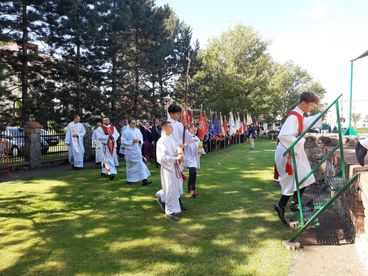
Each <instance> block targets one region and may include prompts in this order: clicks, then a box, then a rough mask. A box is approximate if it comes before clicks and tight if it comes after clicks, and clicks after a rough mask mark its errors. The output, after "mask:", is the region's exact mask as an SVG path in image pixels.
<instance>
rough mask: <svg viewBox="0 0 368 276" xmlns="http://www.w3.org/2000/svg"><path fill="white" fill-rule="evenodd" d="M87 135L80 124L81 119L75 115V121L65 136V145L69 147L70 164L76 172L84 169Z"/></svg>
mask: <svg viewBox="0 0 368 276" xmlns="http://www.w3.org/2000/svg"><path fill="white" fill-rule="evenodd" d="M85 134H86V129H85V128H84V126H83V125H82V124H81V123H80V117H79V116H78V115H75V116H74V121H73V122H71V123H69V124H68V126H67V128H66V134H65V144H66V145H67V146H68V159H69V163H70V164H71V165H72V168H73V169H75V170H80V169H82V168H83V159H84V145H83V138H84V135H85Z"/></svg>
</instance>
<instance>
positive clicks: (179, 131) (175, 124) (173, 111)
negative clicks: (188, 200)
mask: <svg viewBox="0 0 368 276" xmlns="http://www.w3.org/2000/svg"><path fill="white" fill-rule="evenodd" d="M181 111H182V110H181V107H180V106H177V105H175V104H171V105H170V106H169V108H168V112H169V114H170V118H169V119H168V120H167V121H168V122H170V124H171V126H172V128H173V132H172V137H173V140H174V141H175V143H176V146H177V148H181V149H184V145H183V131H184V127H185V126H186V122H183V123H184V125H183V124H182V123H181V122H179V121H178V120H179V118H180V116H181ZM190 143H193V140H192V139H191V137H189V136H188V135H185V144H190ZM183 158H184V159H185V152H184V156H183ZM184 159H183V160H184ZM183 162H184V161H183ZM183 162H182V163H181V164H180V166H179V168H180V171H181V172H182V171H183V169H184V166H182V165H183ZM177 188H178V190H179V191H178V192H179V197H180V196H182V195H183V194H184V192H183V178H180V179H179V180H178V185H177ZM156 197H158V198H160V199H161V201H162V202H165V201H164V198H163V191H162V190H160V191H158V192H157V193H156ZM179 202H180V206H181V209H182V211H185V210H186V208H185V207H184V204H183V202H182V200H181V199H180V198H179Z"/></svg>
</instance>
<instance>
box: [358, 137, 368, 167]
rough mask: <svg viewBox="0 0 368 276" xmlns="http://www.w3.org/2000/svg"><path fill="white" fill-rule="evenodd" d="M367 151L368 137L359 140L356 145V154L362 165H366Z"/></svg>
mask: <svg viewBox="0 0 368 276" xmlns="http://www.w3.org/2000/svg"><path fill="white" fill-rule="evenodd" d="M367 151H368V137H367V138H364V139H362V140H358V142H357V143H356V145H355V154H356V157H357V159H358V162H359V164H360V165H361V166H364V158H365V156H366V155H367Z"/></svg>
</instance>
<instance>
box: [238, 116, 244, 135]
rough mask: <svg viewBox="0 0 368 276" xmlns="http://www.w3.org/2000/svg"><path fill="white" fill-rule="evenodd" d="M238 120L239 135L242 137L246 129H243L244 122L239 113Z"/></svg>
mask: <svg viewBox="0 0 368 276" xmlns="http://www.w3.org/2000/svg"><path fill="white" fill-rule="evenodd" d="M238 120H239V125H240V128H239V134H240V135H241V134H243V133H244V129H243V122H242V121H241V119H240V116H239V113H238Z"/></svg>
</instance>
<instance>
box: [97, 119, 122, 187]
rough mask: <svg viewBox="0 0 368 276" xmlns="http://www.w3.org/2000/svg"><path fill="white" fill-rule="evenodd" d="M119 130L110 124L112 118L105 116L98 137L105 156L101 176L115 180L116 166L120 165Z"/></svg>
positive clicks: (98, 130)
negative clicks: (117, 148)
mask: <svg viewBox="0 0 368 276" xmlns="http://www.w3.org/2000/svg"><path fill="white" fill-rule="evenodd" d="M119 135H120V134H119V132H118V131H117V130H116V128H115V127H114V126H113V125H111V124H110V119H109V118H108V117H104V118H103V119H102V126H100V127H99V128H98V129H97V139H98V140H99V141H100V143H101V145H102V153H103V158H102V162H101V167H102V169H101V176H108V177H109V178H110V180H113V179H114V178H115V176H116V175H117V170H116V167H117V166H119V162H118V157H117V153H116V146H117V145H116V141H117V139H118V138H119Z"/></svg>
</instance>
